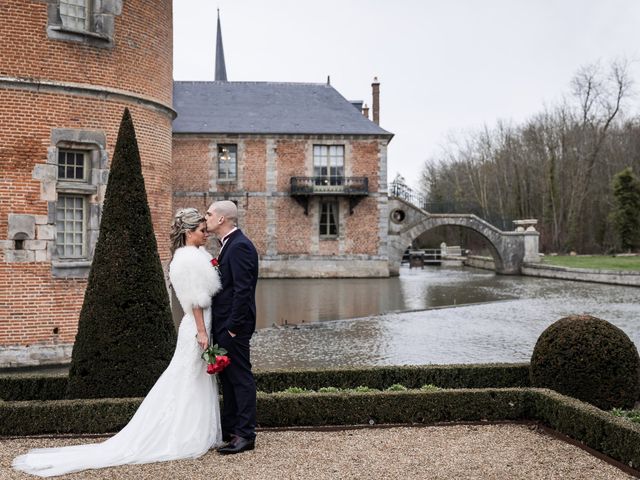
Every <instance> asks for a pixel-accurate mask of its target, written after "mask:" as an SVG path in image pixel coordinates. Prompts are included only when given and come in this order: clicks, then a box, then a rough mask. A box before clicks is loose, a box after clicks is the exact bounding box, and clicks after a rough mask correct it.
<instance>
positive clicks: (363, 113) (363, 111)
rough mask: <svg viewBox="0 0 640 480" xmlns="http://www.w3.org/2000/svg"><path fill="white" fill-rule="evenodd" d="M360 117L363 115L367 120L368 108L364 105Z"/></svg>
mask: <svg viewBox="0 0 640 480" xmlns="http://www.w3.org/2000/svg"><path fill="white" fill-rule="evenodd" d="M362 115H364V118H366V119H369V107H368V106H367V104H366V103H365V104H364V106H363V107H362Z"/></svg>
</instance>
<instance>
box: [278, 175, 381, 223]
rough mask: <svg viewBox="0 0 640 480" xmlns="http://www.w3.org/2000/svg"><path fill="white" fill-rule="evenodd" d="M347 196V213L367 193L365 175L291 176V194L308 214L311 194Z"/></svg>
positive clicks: (367, 182)
mask: <svg viewBox="0 0 640 480" xmlns="http://www.w3.org/2000/svg"><path fill="white" fill-rule="evenodd" d="M320 195H326V196H342V197H349V213H353V209H354V208H355V206H356V205H357V204H358V203H359V202H360V200H362V199H363V198H365V197H366V196H367V195H369V179H368V178H367V177H291V196H292V197H293V198H295V199H296V200H297V201H298V203H300V205H302V207H303V208H304V213H305V215H308V214H309V198H310V197H312V196H320Z"/></svg>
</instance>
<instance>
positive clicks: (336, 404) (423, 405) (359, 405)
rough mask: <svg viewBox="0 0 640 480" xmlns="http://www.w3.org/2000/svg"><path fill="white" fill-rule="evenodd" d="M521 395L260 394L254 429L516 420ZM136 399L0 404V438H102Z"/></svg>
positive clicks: (487, 391)
mask: <svg viewBox="0 0 640 480" xmlns="http://www.w3.org/2000/svg"><path fill="white" fill-rule="evenodd" d="M525 395H526V390H524V389H481V390H471V389H468V390H467V389H465V390H440V391H436V392H423V391H419V390H407V391H404V392H400V391H399V392H391V391H389V392H367V393H297V394H291V393H272V394H267V393H259V394H258V425H259V426H260V427H291V426H319V425H355V424H373V423H376V424H377V423H433V422H440V421H457V420H460V421H462V420H466V421H474V420H517V419H520V418H523V417H524V416H525V413H526V402H525ZM141 401H142V399H140V398H129V399H127V398H118V399H108V398H105V399H87V400H52V401H46V402H41V401H29V402H0V435H38V434H45V433H106V432H115V431H118V430H119V429H121V428H122V427H123V426H124V425H126V423H127V422H128V421H129V419H130V418H131V417H132V416H133V414H134V413H135V411H136V409H137V408H138V406H139V405H140V402H141Z"/></svg>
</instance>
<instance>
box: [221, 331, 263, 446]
mask: <svg viewBox="0 0 640 480" xmlns="http://www.w3.org/2000/svg"><path fill="white" fill-rule="evenodd" d="M216 337H217V338H216V340H217V342H218V345H220V346H221V347H222V348H224V349H225V350H227V351H228V352H229V358H230V359H231V363H230V364H229V366H227V368H225V369H224V370H223V371H222V372H221V373H220V374H219V375H220V381H221V383H222V397H223V408H222V418H221V422H222V433H223V435H231V434H235V435H239V436H241V437H243V438H246V439H248V440H253V439H254V438H255V436H256V383H255V380H254V378H253V374H252V373H251V355H250V348H249V341H250V340H251V335H243V334H238V335H236V336H235V337H232V336H231V335H230V334H229V332H228V331H224V332H220V333H218V334H217V335H216Z"/></svg>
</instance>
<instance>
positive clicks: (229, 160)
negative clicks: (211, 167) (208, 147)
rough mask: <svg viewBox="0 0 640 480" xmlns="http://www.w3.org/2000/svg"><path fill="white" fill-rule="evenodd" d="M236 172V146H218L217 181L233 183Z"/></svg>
mask: <svg viewBox="0 0 640 480" xmlns="http://www.w3.org/2000/svg"><path fill="white" fill-rule="evenodd" d="M237 170H238V146H237V145H218V180H222V181H234V180H236V178H237Z"/></svg>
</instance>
